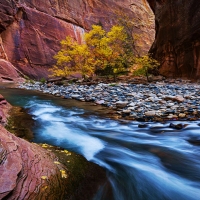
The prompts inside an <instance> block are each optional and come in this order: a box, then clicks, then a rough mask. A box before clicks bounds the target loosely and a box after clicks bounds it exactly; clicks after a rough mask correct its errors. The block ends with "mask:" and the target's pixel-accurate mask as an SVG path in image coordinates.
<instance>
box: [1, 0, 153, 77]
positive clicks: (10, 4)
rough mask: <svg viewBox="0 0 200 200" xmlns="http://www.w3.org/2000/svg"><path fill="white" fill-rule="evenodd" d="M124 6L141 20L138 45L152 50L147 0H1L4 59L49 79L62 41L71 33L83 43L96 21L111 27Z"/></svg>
mask: <svg viewBox="0 0 200 200" xmlns="http://www.w3.org/2000/svg"><path fill="white" fill-rule="evenodd" d="M119 10H120V11H121V12H123V13H126V14H127V15H128V16H129V17H130V18H132V19H137V20H136V21H137V22H139V23H138V24H136V25H135V30H134V32H135V33H137V34H140V35H141V37H140V39H139V40H138V42H137V48H138V51H141V52H147V51H148V50H149V48H150V46H151V44H152V42H153V40H154V18H153V17H154V15H153V13H152V11H151V9H150V7H149V5H148V3H147V2H146V0H136V1H135V0H118V1H114V0H101V1H100V0H73V1H68V0H45V1H43V0H7V1H5V0H0V58H1V59H5V60H7V61H10V62H11V63H12V64H13V66H15V67H16V68H17V69H18V70H20V71H21V72H22V73H23V74H25V75H28V76H30V77H31V78H36V79H40V78H42V77H47V76H48V69H49V68H50V67H52V66H53V65H54V64H55V60H54V59H53V56H54V55H55V54H56V53H57V52H58V51H59V49H60V40H62V39H64V38H65V37H66V36H67V35H70V36H72V37H74V38H76V39H77V40H78V41H82V35H83V33H84V32H85V31H87V30H90V28H91V25H92V24H101V25H102V26H103V27H104V28H105V29H107V30H108V29H109V28H110V27H111V26H112V25H114V24H116V21H117V17H118V16H117V15H116V11H119ZM141 49H142V50H141Z"/></svg>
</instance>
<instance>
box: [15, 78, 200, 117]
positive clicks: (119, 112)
mask: <svg viewBox="0 0 200 200" xmlns="http://www.w3.org/2000/svg"><path fill="white" fill-rule="evenodd" d="M19 87H20V88H23V89H27V90H37V91H41V92H43V93H47V94H52V95H54V96H57V97H62V98H65V99H76V100H79V101H87V102H94V104H95V105H102V106H106V107H108V108H110V113H111V115H112V116H114V117H115V118H125V119H130V120H138V121H165V120H190V121H192V120H197V119H199V118H200V96H199V94H200V85H199V84H197V83H191V82H190V81H186V80H165V81H161V82H156V83H147V84H129V83H111V84H104V83H98V84H95V85H81V84H69V85H67V86H63V85H62V86H58V85H54V84H53V83H48V84H41V83H39V82H36V83H34V84H31V83H24V84H23V85H20V86H19Z"/></svg>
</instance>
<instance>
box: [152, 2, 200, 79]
mask: <svg viewBox="0 0 200 200" xmlns="http://www.w3.org/2000/svg"><path fill="white" fill-rule="evenodd" d="M148 2H149V3H150V5H151V7H152V9H153V10H154V13H155V20H156V38H155V42H154V44H153V46H152V49H151V52H152V53H153V54H154V56H155V58H157V59H158V60H159V61H160V62H161V68H160V72H161V74H163V75H165V76H168V77H169V76H171V77H173V76H176V77H187V78H199V77H200V23H199V17H200V12H199V11H200V4H199V2H198V1H196V0H185V1H182V0H176V1H171V0H148Z"/></svg>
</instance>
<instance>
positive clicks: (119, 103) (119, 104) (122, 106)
mask: <svg viewBox="0 0 200 200" xmlns="http://www.w3.org/2000/svg"><path fill="white" fill-rule="evenodd" d="M127 105H128V101H117V102H116V106H117V108H125V107H126V106H127Z"/></svg>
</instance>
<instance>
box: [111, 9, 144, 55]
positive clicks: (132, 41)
mask: <svg viewBox="0 0 200 200" xmlns="http://www.w3.org/2000/svg"><path fill="white" fill-rule="evenodd" d="M115 14H116V16H117V23H118V24H119V25H120V26H123V27H124V30H125V32H126V34H127V41H128V43H127V44H128V45H127V48H128V49H130V51H131V52H133V53H134V54H135V55H136V56H140V53H139V52H138V50H137V47H136V46H137V45H136V41H137V40H138V39H140V35H139V34H134V30H135V28H136V27H137V28H139V26H140V25H141V23H140V21H139V19H136V18H134V19H133V18H131V17H130V16H129V15H128V14H127V11H126V10H125V9H119V10H116V12H115Z"/></svg>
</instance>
